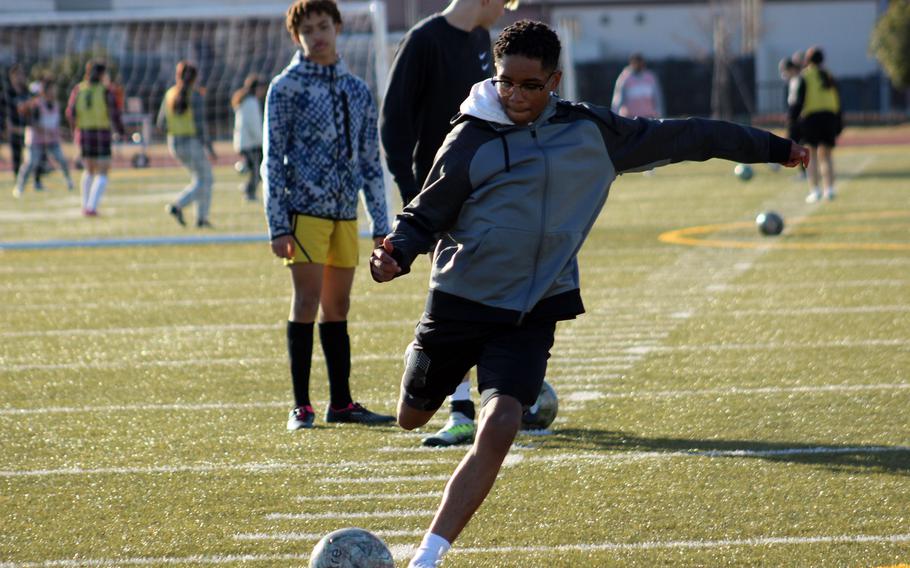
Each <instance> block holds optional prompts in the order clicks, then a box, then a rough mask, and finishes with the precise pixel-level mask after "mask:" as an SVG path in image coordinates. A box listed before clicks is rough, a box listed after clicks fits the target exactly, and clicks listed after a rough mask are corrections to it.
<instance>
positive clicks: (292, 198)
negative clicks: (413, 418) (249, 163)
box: [262, 0, 394, 430]
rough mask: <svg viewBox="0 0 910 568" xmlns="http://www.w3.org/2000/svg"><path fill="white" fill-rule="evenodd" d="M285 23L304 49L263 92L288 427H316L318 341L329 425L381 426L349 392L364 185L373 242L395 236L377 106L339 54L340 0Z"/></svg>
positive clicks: (323, 0) (301, 7) (305, 2)
mask: <svg viewBox="0 0 910 568" xmlns="http://www.w3.org/2000/svg"><path fill="white" fill-rule="evenodd" d="M286 24H287V29H288V33H290V35H291V38H292V39H293V40H294V43H295V44H297V46H298V47H299V48H300V51H298V52H297V53H296V54H295V55H294V58H293V59H292V60H291V63H290V65H288V67H287V68H286V69H285V70H284V71H282V72H281V74H279V75H278V76H277V77H275V78H274V79H273V80H272V83H271V85H270V87H269V92H268V95H267V97H266V111H265V114H266V117H265V125H264V130H265V133H266V136H265V140H264V144H263V153H264V160H263V163H262V179H263V180H264V192H263V196H264V201H265V211H266V216H267V218H268V226H269V238H270V239H271V244H272V252H273V253H274V254H275V256H277V257H279V258H282V259H284V263H285V265H286V266H288V267H289V268H290V271H291V282H292V284H293V288H294V292H293V296H292V297H291V309H290V315H289V316H288V324H287V346H288V356H289V359H290V368H291V382H292V384H293V389H294V399H295V407H294V409H293V410H291V413H290V415H289V416H288V423H287V428H288V430H298V429H300V428H312V427H313V420H314V417H315V414H314V410H313V406H312V405H311V404H310V397H309V381H310V362H311V359H312V354H313V328H314V321H315V319H316V314H317V312H318V311H319V309H320V308H321V309H322V313H321V316H320V319H319V339H320V342H321V343H322V350H323V352H324V354H325V359H326V367H327V368H328V375H329V389H330V398H331V400H330V403H329V406H328V408H327V409H326V415H325V418H326V422H357V423H361V424H380V423H387V422H392V421H393V420H394V417H392V416H387V415H382V414H376V413H373V412H370V411H369V410H367V409H366V408H364V407H363V406H362V405H360V404H359V403H357V402H354V401H353V399H352V397H351V391H350V386H349V376H350V370H351V346H350V340H349V338H348V332H347V315H348V308H349V307H350V301H351V300H350V298H351V287H352V284H353V281H354V267H355V266H357V254H358V252H357V197H358V193H359V192H361V191H362V192H363V195H364V198H365V199H364V201H365V204H366V209H367V212H368V213H369V215H370V219H371V221H372V223H371V225H372V227H371V228H372V234H373V237H374V241H375V243H377V244H378V243H381V242H382V237H383V236H384V235H385V234H387V233H388V231H389V225H388V214H387V209H386V202H385V187H384V183H383V177H382V167H381V165H380V162H379V137H378V133H377V111H376V104H375V103H374V101H373V97H372V95H371V93H370V90H369V88H368V87H367V85H366V83H364V81H362V80H361V79H359V78H357V77H355V76H354V75H352V74H351V73H350V72H349V71H348V69H347V67H346V66H345V64H344V61H343V60H342V59H341V57H340V56H339V55H338V54H337V53H336V51H335V43H336V39H337V37H338V34H339V33H340V32H341V13H340V12H339V10H338V6H337V5H336V4H335V2H334V1H333V0H297V1H296V2H295V3H294V4H292V5H291V7H290V8H289V9H288V12H287V20H286Z"/></svg>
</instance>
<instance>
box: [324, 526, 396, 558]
mask: <svg viewBox="0 0 910 568" xmlns="http://www.w3.org/2000/svg"><path fill="white" fill-rule="evenodd" d="M309 568H395V561H394V560H393V559H392V553H391V552H389V548H388V547H387V546H386V545H385V543H384V542H382V540H380V539H379V537H377V536H376V535H374V534H373V533H371V532H370V531H368V530H365V529H359V528H355V527H351V528H346V529H339V530H337V531H333V532H330V533H329V534H327V535H325V536H324V537H322V540H320V541H319V542H318V543H316V547H315V548H314V549H313V553H312V554H311V555H310V564H309Z"/></svg>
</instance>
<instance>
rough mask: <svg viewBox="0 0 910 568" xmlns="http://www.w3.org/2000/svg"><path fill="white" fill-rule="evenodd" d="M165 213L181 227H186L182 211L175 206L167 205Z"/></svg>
mask: <svg viewBox="0 0 910 568" xmlns="http://www.w3.org/2000/svg"><path fill="white" fill-rule="evenodd" d="M167 212H168V213H169V214H170V215H171V216H172V217H173V218H174V219H176V220H177V222H178V223H180V226H181V227H186V220H185V219H184V218H183V209H181V208H179V207H177V206H176V205H168V206H167Z"/></svg>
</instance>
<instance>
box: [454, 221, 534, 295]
mask: <svg viewBox="0 0 910 568" xmlns="http://www.w3.org/2000/svg"><path fill="white" fill-rule="evenodd" d="M539 240H540V235H539V234H538V233H537V232H536V231H525V230H521V229H506V228H500V227H494V228H492V229H490V230H489V231H487V232H486V234H485V235H483V237H481V238H480V240H479V241H478V242H477V244H476V246H474V247H471V246H470V245H469V244H465V246H463V247H462V249H461V250H460V251H458V252H456V253H455V255H454V256H453V258H452V259H451V261H450V262H449V263H448V266H447V268H449V269H450V270H451V276H452V277H453V279H454V282H453V283H454V284H455V285H456V286H457V289H455V290H451V292H452V293H454V294H456V295H459V296H462V297H465V298H468V299H470V300H474V301H476V302H481V303H483V304H487V305H491V306H496V307H502V308H508V309H521V303H522V299H523V298H524V296H525V294H526V292H527V290H528V286H530V285H531V280H532V279H533V276H534V275H533V270H534V263H535V258H536V256H537V252H538V251H537V249H538V241H539ZM444 271H445V269H444Z"/></svg>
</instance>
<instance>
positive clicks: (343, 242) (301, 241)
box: [284, 215, 358, 268]
mask: <svg viewBox="0 0 910 568" xmlns="http://www.w3.org/2000/svg"><path fill="white" fill-rule="evenodd" d="M291 223H292V224H291V227H292V230H293V231H294V258H292V259H285V261H284V264H285V266H290V265H292V264H304V263H307V262H312V263H314V264H326V265H328V266H334V267H337V268H354V267H356V266H357V262H358V256H357V253H358V250H357V232H358V231H357V221H334V220H332V219H320V218H319V217H309V216H307V215H294V217H293V219H292V221H291Z"/></svg>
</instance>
